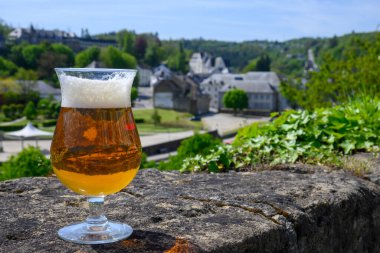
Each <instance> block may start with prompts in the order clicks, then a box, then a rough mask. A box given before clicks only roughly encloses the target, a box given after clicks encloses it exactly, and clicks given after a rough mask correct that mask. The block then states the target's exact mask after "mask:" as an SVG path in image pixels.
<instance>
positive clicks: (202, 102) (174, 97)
mask: <svg viewBox="0 0 380 253" xmlns="http://www.w3.org/2000/svg"><path fill="white" fill-rule="evenodd" d="M209 103H210V98H209V95H207V94H203V93H202V92H201V90H200V89H199V86H198V84H197V83H195V82H194V81H193V80H192V79H191V78H190V77H188V76H183V75H182V76H178V75H172V76H171V78H169V79H162V80H160V81H158V82H157V84H156V85H155V86H154V87H153V105H154V107H155V108H164V109H173V110H176V111H182V112H189V113H192V114H202V113H206V112H208V109H209Z"/></svg>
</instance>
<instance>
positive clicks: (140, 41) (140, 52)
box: [134, 35, 148, 60]
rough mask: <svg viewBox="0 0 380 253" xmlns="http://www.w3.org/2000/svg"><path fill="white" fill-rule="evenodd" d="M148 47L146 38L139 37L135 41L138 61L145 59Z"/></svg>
mask: <svg viewBox="0 0 380 253" xmlns="http://www.w3.org/2000/svg"><path fill="white" fill-rule="evenodd" d="M147 47H148V42H147V40H146V38H145V36H142V35H141V36H138V37H137V38H136V41H135V50H134V52H135V55H136V58H137V59H139V60H140V59H143V58H144V56H145V51H146V48H147Z"/></svg>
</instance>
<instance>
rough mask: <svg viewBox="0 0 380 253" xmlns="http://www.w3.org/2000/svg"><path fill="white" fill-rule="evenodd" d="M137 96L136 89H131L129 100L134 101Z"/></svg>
mask: <svg viewBox="0 0 380 253" xmlns="http://www.w3.org/2000/svg"><path fill="white" fill-rule="evenodd" d="M138 96H139V92H138V90H137V88H136V87H132V90H131V100H132V101H135V100H136V98H137V97H138Z"/></svg>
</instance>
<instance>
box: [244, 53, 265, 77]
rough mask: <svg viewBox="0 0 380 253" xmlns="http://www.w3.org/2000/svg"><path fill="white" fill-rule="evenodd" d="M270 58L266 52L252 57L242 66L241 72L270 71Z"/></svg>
mask: <svg viewBox="0 0 380 253" xmlns="http://www.w3.org/2000/svg"><path fill="white" fill-rule="evenodd" d="M270 66H271V59H270V58H269V56H268V55H267V54H263V55H261V56H260V57H259V58H257V59H254V60H252V61H250V62H249V63H248V65H247V66H245V67H244V69H243V72H244V73H247V72H250V71H270Z"/></svg>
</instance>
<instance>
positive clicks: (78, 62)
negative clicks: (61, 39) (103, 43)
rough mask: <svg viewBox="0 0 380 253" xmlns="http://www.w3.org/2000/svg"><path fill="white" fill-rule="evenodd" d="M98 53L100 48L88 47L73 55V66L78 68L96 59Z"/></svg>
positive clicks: (97, 58)
mask: <svg viewBox="0 0 380 253" xmlns="http://www.w3.org/2000/svg"><path fill="white" fill-rule="evenodd" d="M99 55H100V48H98V47H89V48H87V49H85V50H83V51H81V52H79V53H78V54H77V55H76V56H75V66H76V67H79V68H84V67H86V66H88V65H89V64H90V63H91V62H93V61H98V60H99Z"/></svg>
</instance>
